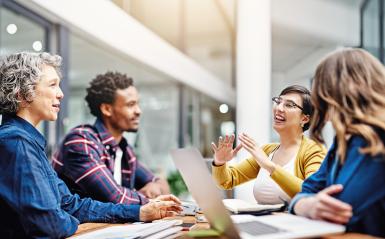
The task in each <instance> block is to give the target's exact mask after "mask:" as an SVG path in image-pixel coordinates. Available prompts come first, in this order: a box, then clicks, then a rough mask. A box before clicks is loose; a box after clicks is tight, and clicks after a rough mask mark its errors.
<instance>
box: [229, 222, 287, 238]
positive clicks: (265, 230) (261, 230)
mask: <svg viewBox="0 0 385 239" xmlns="http://www.w3.org/2000/svg"><path fill="white" fill-rule="evenodd" d="M237 227H238V229H239V230H240V231H242V232H246V233H248V234H250V235H264V234H271V233H277V232H283V231H284V230H283V229H280V228H277V227H274V226H270V225H267V224H265V223H262V222H259V221H252V222H243V223H237Z"/></svg>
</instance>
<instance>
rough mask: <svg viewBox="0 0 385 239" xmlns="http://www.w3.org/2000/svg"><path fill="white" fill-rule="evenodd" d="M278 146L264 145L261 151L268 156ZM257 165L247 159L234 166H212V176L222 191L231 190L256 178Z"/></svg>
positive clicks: (252, 159) (250, 159)
mask: <svg viewBox="0 0 385 239" xmlns="http://www.w3.org/2000/svg"><path fill="white" fill-rule="evenodd" d="M277 146H278V144H266V145H264V146H262V150H263V151H264V152H265V153H266V154H267V155H268V154H270V152H271V151H273V150H274V149H275V148H276V147H277ZM259 169H260V167H259V165H258V164H257V162H256V161H255V159H254V158H248V159H245V160H243V161H242V162H240V163H237V164H235V165H228V164H227V163H226V164H224V165H221V166H215V165H213V166H212V174H213V177H214V179H215V181H216V182H217V184H218V185H219V186H220V187H221V188H223V189H227V190H229V189H232V188H234V187H235V186H237V185H240V184H242V183H246V182H248V181H250V180H252V179H254V178H256V177H257V175H258V173H259Z"/></svg>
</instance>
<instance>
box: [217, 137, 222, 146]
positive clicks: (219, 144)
mask: <svg viewBox="0 0 385 239" xmlns="http://www.w3.org/2000/svg"><path fill="white" fill-rule="evenodd" d="M222 146H223V138H222V136H219V140H218V148H221V147H222Z"/></svg>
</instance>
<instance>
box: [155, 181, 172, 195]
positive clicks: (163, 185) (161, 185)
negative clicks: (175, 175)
mask: <svg viewBox="0 0 385 239" xmlns="http://www.w3.org/2000/svg"><path fill="white" fill-rule="evenodd" d="M155 182H156V183H157V184H158V185H159V188H160V191H161V192H162V195H164V194H170V186H169V185H168V182H167V180H165V179H163V178H158V179H157V180H156V181H155Z"/></svg>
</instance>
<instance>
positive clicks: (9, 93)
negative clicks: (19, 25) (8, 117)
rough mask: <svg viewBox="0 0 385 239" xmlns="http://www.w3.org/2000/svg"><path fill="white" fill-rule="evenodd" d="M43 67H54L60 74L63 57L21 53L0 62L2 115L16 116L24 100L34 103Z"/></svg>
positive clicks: (4, 58)
mask: <svg viewBox="0 0 385 239" xmlns="http://www.w3.org/2000/svg"><path fill="white" fill-rule="evenodd" d="M43 65H49V66H52V67H54V68H55V69H56V71H57V73H58V74H60V71H59V68H60V65H61V57H60V56H58V55H51V54H49V53H46V52H43V53H32V52H20V53H15V54H10V55H8V56H5V57H3V58H2V59H1V60H0V81H1V82H0V114H15V113H17V112H18V111H19V107H20V102H21V101H22V100H25V101H26V102H29V103H31V102H32V101H33V99H34V98H35V87H36V84H37V83H38V82H39V80H40V77H41V75H42V67H43Z"/></svg>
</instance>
